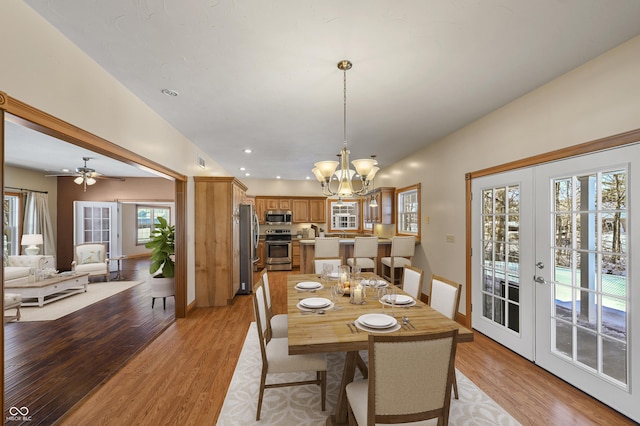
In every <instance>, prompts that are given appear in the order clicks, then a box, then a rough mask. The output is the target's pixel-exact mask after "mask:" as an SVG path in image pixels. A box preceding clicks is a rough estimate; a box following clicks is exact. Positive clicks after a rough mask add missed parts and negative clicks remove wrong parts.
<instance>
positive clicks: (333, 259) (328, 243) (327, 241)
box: [313, 237, 342, 274]
mask: <svg viewBox="0 0 640 426" xmlns="http://www.w3.org/2000/svg"><path fill="white" fill-rule="evenodd" d="M313 260H314V264H315V271H316V274H321V273H322V265H324V264H330V265H332V266H333V270H334V271H337V270H338V268H339V267H340V265H341V264H342V259H341V258H340V239H339V238H335V237H316V244H315V251H314V255H313Z"/></svg>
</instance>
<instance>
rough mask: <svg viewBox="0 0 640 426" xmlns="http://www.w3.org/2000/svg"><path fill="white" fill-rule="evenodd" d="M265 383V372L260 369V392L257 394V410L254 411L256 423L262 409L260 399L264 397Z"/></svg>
mask: <svg viewBox="0 0 640 426" xmlns="http://www.w3.org/2000/svg"><path fill="white" fill-rule="evenodd" d="M266 381H267V372H266V371H265V369H264V368H263V369H262V376H261V377H260V392H259V393H258V409H257V411H256V421H258V420H260V410H261V409H262V397H263V396H264V386H265V384H266Z"/></svg>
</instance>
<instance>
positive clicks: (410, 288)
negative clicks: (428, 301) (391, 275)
mask: <svg viewBox="0 0 640 426" xmlns="http://www.w3.org/2000/svg"><path fill="white" fill-rule="evenodd" d="M423 275H424V271H423V270H422V269H418V268H415V267H413V266H405V267H404V271H403V272H402V290H404V292H405V293H407V294H408V295H409V296H411V297H413V298H414V299H416V300H420V295H421V294H422V277H423Z"/></svg>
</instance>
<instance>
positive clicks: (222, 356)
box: [62, 272, 634, 425]
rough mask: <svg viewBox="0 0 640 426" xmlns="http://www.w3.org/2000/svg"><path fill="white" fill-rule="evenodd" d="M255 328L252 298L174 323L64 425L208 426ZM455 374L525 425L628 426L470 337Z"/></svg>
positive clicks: (280, 284) (279, 284) (277, 279)
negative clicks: (251, 331)
mask: <svg viewBox="0 0 640 426" xmlns="http://www.w3.org/2000/svg"><path fill="white" fill-rule="evenodd" d="M286 274H287V272H272V273H270V278H269V281H270V283H271V288H272V297H273V300H274V310H275V311H276V313H283V312H285V310H286V304H285V298H286V297H285V292H286V290H285V289H286V279H285V277H286ZM251 321H253V311H252V305H251V296H238V297H236V300H235V302H234V304H233V305H232V306H226V307H221V308H207V309H196V310H195V311H194V312H193V313H192V314H190V315H189V316H188V317H187V318H185V319H178V320H177V321H176V322H175V323H174V324H173V325H171V326H169V328H167V329H166V330H165V332H164V333H162V335H160V336H159V337H158V338H157V339H156V340H155V341H153V342H152V343H151V344H150V345H149V346H147V347H146V348H145V349H144V350H143V351H142V352H140V353H139V354H138V355H137V356H135V357H134V358H133V359H132V360H131V361H130V362H129V363H128V364H127V365H126V366H125V367H124V368H122V369H121V370H120V371H119V372H118V373H116V375H115V376H113V377H112V378H111V379H110V380H108V381H107V382H106V383H104V384H103V385H102V386H100V387H99V388H98V389H97V390H96V391H95V392H94V393H93V394H92V395H90V396H89V397H88V398H86V400H85V401H84V402H82V403H81V404H80V405H79V406H78V407H77V409H76V410H74V411H73V412H72V413H70V414H69V415H68V416H67V417H66V418H65V419H64V420H63V421H62V424H64V425H85V424H101V425H123V424H139V425H158V424H164V425H204V424H207V425H209V424H214V423H215V421H216V419H217V417H218V414H219V412H220V409H221V407H222V403H223V401H224V397H225V393H226V390H227V387H228V384H229V381H230V379H231V376H232V374H233V370H234V367H235V364H236V361H237V359H238V355H239V353H240V349H241V347H242V344H243V341H244V338H245V334H246V331H247V329H248V327H249V324H250V322H251ZM456 366H457V367H458V368H459V369H460V371H462V372H463V373H464V374H465V375H466V376H467V377H469V378H470V379H471V380H472V381H473V382H474V383H476V384H477V385H478V386H479V387H480V388H481V389H483V390H484V391H485V392H486V393H487V394H488V395H489V396H491V397H492V398H493V399H494V400H495V401H496V402H498V403H499V404H500V405H501V406H502V407H504V408H505V409H506V410H507V411H508V412H509V413H511V415H513V416H514V417H515V418H516V419H517V420H518V421H520V422H521V423H522V424H524V425H614V424H615V425H625V424H634V423H633V422H631V421H630V420H629V419H627V418H626V417H624V416H622V415H620V414H618V413H617V412H615V411H613V410H611V409H609V408H608V407H606V406H604V405H603V404H601V403H599V402H597V401H596V400H594V399H593V398H591V397H589V396H587V395H585V394H584V393H582V392H580V391H579V390H577V389H575V388H574V387H572V386H570V385H568V384H566V383H564V382H563V381H561V380H559V379H557V378H556V377H554V376H553V375H551V374H548V373H546V372H545V371H544V370H542V369H540V368H538V367H536V366H535V365H533V364H532V363H530V362H528V361H526V360H524V359H523V358H521V357H519V356H517V355H515V354H514V353H512V352H511V351H509V350H507V349H505V348H504V347H502V346H500V345H498V344H496V343H495V342H493V341H491V340H490V339H488V338H486V337H484V336H482V335H479V334H478V333H476V338H475V342H473V343H466V344H461V345H460V346H459V348H458V355H457V360H456Z"/></svg>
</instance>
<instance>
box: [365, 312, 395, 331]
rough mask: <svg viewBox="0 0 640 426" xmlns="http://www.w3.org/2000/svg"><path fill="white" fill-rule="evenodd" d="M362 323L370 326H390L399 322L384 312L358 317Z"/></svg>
mask: <svg viewBox="0 0 640 426" xmlns="http://www.w3.org/2000/svg"><path fill="white" fill-rule="evenodd" d="M358 321H359V322H360V324H362V325H364V326H367V327H369V328H389V327H393V326H394V325H396V324H397V323H398V320H396V319H395V318H393V317H390V316H389V315H384V314H364V315H360V317H358Z"/></svg>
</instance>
